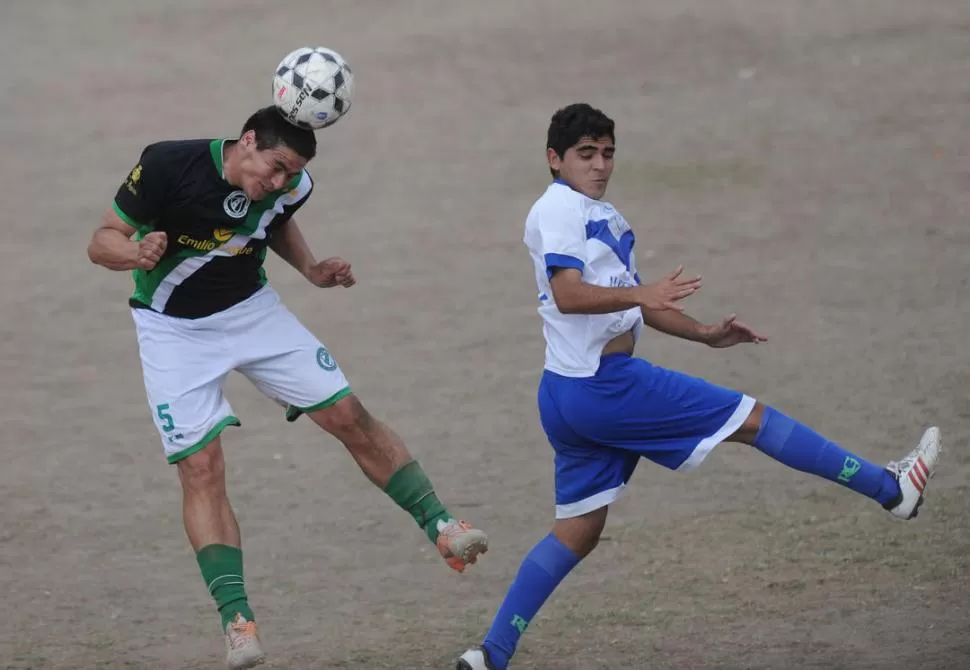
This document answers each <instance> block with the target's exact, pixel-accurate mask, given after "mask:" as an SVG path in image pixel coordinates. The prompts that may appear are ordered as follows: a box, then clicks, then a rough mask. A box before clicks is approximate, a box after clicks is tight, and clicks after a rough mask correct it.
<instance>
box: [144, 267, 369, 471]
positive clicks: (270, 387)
mask: <svg viewBox="0 0 970 670" xmlns="http://www.w3.org/2000/svg"><path fill="white" fill-rule="evenodd" d="M132 316H133V318H134V320H135V331H136V332H137V334H138V348H139V352H140V354H141V363H142V372H143V374H144V377H145V391H146V393H147V394H148V404H149V407H150V409H151V411H152V415H153V417H154V419H155V424H156V425H157V426H158V430H159V433H160V434H161V437H162V444H163V445H164V447H165V456H166V457H167V459H168V462H169V463H175V462H177V461H180V460H181V459H183V458H185V457H187V456H191V455H192V454H194V453H195V452H197V451H199V450H200V449H202V448H203V447H205V446H206V445H207V444H209V443H210V442H212V441H213V440H214V439H215V438H216V437H218V436H219V434H220V433H221V432H222V431H223V429H225V428H226V426H238V425H240V422H239V419H237V418H236V417H235V416H234V415H233V412H232V408H231V407H230V406H229V403H228V401H227V400H226V398H225V396H224V395H223V385H224V384H225V381H226V377H228V376H229V373H230V372H231V371H233V370H238V371H239V372H241V373H242V374H243V375H245V376H246V377H247V378H248V379H249V380H250V381H251V382H252V383H253V384H254V385H255V386H256V388H258V389H259V390H260V391H262V392H263V393H264V394H265V395H266V396H267V397H269V398H271V399H272V400H275V401H276V402H277V403H279V404H280V405H282V406H284V407H292V408H296V409H298V410H301V411H303V412H312V411H314V410H317V409H321V408H323V407H328V406H330V405H332V404H334V403H335V402H337V401H338V400H340V399H341V398H344V397H346V396H348V395H350V387H349V385H348V383H347V379H346V377H344V374H343V372H341V370H340V367H339V366H338V365H337V362H336V361H335V360H334V359H333V357H332V356H331V355H330V352H329V351H327V348H326V347H325V346H323V344H321V343H320V341H319V340H318V339H317V338H316V337H314V336H313V334H312V333H310V331H308V330H307V329H306V328H305V327H304V326H303V324H301V323H300V322H299V320H297V318H296V317H295V316H293V314H292V313H290V311H289V310H288V309H286V307H284V306H283V303H282V302H281V301H280V298H279V295H278V294H277V293H276V291H274V290H273V289H271V288H270V287H269V286H264V287H263V288H261V289H260V290H259V291H257V292H256V293H255V294H253V295H252V296H251V297H249V298H248V299H246V300H244V301H243V302H241V303H239V304H238V305H233V306H232V307H230V308H229V309H227V310H224V311H222V312H219V313H217V314H213V315H212V316H206V317H203V318H200V319H178V318H175V317H171V316H165V315H163V314H159V313H157V312H153V311H151V310H148V309H133V310H132Z"/></svg>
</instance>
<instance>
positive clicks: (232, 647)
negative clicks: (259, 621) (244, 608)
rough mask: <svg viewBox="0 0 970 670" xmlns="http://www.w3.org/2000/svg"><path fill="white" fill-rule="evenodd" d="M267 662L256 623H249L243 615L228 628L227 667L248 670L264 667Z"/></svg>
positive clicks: (237, 615) (232, 669) (230, 623)
mask: <svg viewBox="0 0 970 670" xmlns="http://www.w3.org/2000/svg"><path fill="white" fill-rule="evenodd" d="M265 660H266V654H265V653H264V652H263V645H262V644H260V642H259V633H258V632H257V630H256V622H255V621H247V620H246V617H244V616H243V615H242V614H236V618H235V619H233V620H232V621H230V622H229V625H228V626H226V665H227V666H228V667H229V670H246V668H255V667H256V666H257V665H262V663H263V661H265Z"/></svg>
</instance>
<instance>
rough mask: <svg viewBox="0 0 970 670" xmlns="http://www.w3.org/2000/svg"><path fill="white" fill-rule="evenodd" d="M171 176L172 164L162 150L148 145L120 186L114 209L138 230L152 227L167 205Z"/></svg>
mask: <svg viewBox="0 0 970 670" xmlns="http://www.w3.org/2000/svg"><path fill="white" fill-rule="evenodd" d="M170 179H171V166H170V164H169V162H168V161H166V160H165V158H164V156H163V155H162V152H160V151H159V150H158V149H157V148H153V147H151V146H149V147H147V148H146V149H145V150H144V151H143V152H142V154H141V158H140V159H139V160H138V163H137V165H135V167H133V168H132V169H131V172H129V173H128V176H127V177H125V181H124V183H122V184H121V186H120V187H118V192H117V193H116V194H115V199H114V202H113V203H112V209H114V212H115V214H117V215H118V217H119V218H120V219H121V220H122V221H124V222H125V223H127V224H128V225H129V226H131V227H133V228H136V229H138V231H139V232H142V233H146V232H149V231H151V230H153V229H154V226H155V223H156V222H157V221H158V219H159V218H160V217H161V215H162V213H163V211H164V209H165V200H166V193H168V190H169V181H170Z"/></svg>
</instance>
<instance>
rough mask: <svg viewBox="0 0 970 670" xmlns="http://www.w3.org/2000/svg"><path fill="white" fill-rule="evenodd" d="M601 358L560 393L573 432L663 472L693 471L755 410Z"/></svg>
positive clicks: (678, 377)
mask: <svg viewBox="0 0 970 670" xmlns="http://www.w3.org/2000/svg"><path fill="white" fill-rule="evenodd" d="M604 360H605V362H604V364H603V365H602V366H601V368H600V371H599V372H598V373H597V375H596V377H595V378H590V379H584V380H579V382H578V383H577V384H576V387H577V388H576V389H575V390H574V391H573V392H571V393H569V394H565V395H563V399H564V403H563V404H564V405H565V409H564V411H567V412H568V413H569V415H570V418H571V419H572V423H573V426H574V428H575V430H576V431H577V432H578V433H580V434H581V435H582V436H583V437H585V438H586V439H589V440H592V441H595V442H598V443H601V444H606V445H609V446H611V447H614V448H617V449H622V450H625V451H631V452H634V453H638V454H640V455H641V456H644V457H646V458H649V459H650V460H651V461H653V462H655V463H658V464H660V465H663V466H665V467H667V468H670V469H674V470H676V469H690V468H692V467H695V466H696V465H697V464H699V463H700V462H701V461H702V460H703V459H704V457H706V455H707V454H708V453H709V452H710V451H711V449H713V448H714V447H715V446H716V445H717V444H719V443H720V442H722V441H724V440H726V439H728V438H729V437H730V436H731V435H733V434H734V433H736V432H737V431H738V430H739V429H741V428H742V426H744V425H745V421H746V420H747V419H748V417H749V415H750V414H751V412H752V410H753V408H754V406H755V401H754V399H753V398H750V397H748V396H746V395H744V394H743V393H739V392H737V391H734V390H732V389H728V388H724V387H720V386H717V385H715V384H711V383H709V382H707V381H705V380H703V379H700V378H698V377H692V376H690V375H686V374H684V373H681V372H677V371H675V370H668V369H666V368H661V367H659V366H654V365H651V364H650V363H649V362H647V361H644V360H642V359H638V358H629V357H628V358H623V357H617V358H612V359H609V360H606V359H604Z"/></svg>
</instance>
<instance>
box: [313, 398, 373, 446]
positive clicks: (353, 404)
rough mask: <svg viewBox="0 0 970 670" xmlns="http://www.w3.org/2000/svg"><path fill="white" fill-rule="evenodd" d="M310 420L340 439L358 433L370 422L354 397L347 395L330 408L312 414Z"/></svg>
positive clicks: (367, 415)
mask: <svg viewBox="0 0 970 670" xmlns="http://www.w3.org/2000/svg"><path fill="white" fill-rule="evenodd" d="M310 418H311V419H313V421H314V422H315V423H316V424H317V425H318V426H320V427H321V428H323V429H324V430H325V431H327V432H328V433H330V434H331V435H334V436H336V437H337V438H341V437H344V436H348V435H352V434H354V433H357V432H360V431H361V429H363V428H364V427H365V426H366V424H367V422H368V421H369V420H370V415H369V414H368V413H367V410H366V409H364V406H363V405H362V404H360V400H358V399H357V397H356V396H354V395H349V396H347V397H346V398H341V399H340V400H338V401H337V402H335V403H334V404H333V405H330V407H324V408H323V409H318V410H317V411H315V412H312V413H311V414H310Z"/></svg>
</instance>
